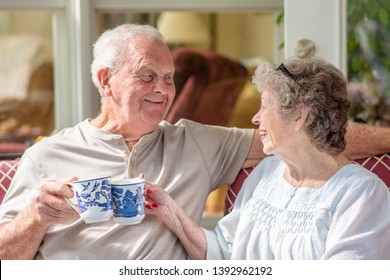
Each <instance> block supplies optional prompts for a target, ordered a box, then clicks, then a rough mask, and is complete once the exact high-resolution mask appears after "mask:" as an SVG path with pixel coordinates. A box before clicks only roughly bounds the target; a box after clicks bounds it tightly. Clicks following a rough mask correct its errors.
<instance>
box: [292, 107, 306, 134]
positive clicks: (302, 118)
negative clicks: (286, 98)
mask: <svg viewBox="0 0 390 280" xmlns="http://www.w3.org/2000/svg"><path fill="white" fill-rule="evenodd" d="M308 114H309V110H308V109H307V107H306V106H305V105H304V104H303V103H300V104H299V105H298V116H297V119H296V120H295V127H294V128H295V131H298V130H299V129H301V128H302V127H303V126H304V125H305V122H306V119H307V116H308Z"/></svg>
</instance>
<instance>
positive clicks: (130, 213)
mask: <svg viewBox="0 0 390 280" xmlns="http://www.w3.org/2000/svg"><path fill="white" fill-rule="evenodd" d="M111 191H112V200H113V204H114V215H115V216H116V217H126V218H130V217H135V216H137V215H144V214H145V208H144V207H143V205H144V196H143V193H142V187H138V188H137V191H136V193H135V194H134V193H133V192H132V191H130V190H125V191H124V189H122V188H117V187H114V186H113V187H112V188H111Z"/></svg>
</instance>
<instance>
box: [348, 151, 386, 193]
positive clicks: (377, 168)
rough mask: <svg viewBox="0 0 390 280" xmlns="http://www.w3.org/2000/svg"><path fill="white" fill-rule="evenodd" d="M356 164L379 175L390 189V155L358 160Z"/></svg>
mask: <svg viewBox="0 0 390 280" xmlns="http://www.w3.org/2000/svg"><path fill="white" fill-rule="evenodd" d="M354 162H356V163H358V164H360V165H361V166H363V167H365V168H367V169H368V170H370V171H371V172H373V173H375V174H376V175H378V177H379V178H381V179H382V180H383V182H385V184H386V185H387V186H388V187H389V189H390V153H388V154H382V155H376V156H372V157H368V158H363V159H358V160H355V161H354Z"/></svg>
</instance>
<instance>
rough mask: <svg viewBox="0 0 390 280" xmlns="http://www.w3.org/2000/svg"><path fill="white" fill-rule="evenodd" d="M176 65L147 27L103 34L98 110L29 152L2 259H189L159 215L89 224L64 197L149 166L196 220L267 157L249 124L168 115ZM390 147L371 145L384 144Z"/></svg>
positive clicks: (5, 222)
mask: <svg viewBox="0 0 390 280" xmlns="http://www.w3.org/2000/svg"><path fill="white" fill-rule="evenodd" d="M174 71H175V69H174V65H173V61H172V57H171V54H170V51H169V49H168V48H167V46H166V45H165V43H164V41H163V38H162V37H161V34H160V33H159V32H158V31H157V30H156V29H154V28H152V27H150V26H143V25H130V24H126V25H122V26H119V27H117V28H115V29H113V30H108V31H106V32H104V33H103V34H102V35H101V37H100V38H99V39H98V40H97V42H96V43H95V45H94V60H93V63H92V65H91V72H92V79H93V81H94V83H95V85H96V86H97V88H98V89H99V92H100V95H101V113H100V114H99V116H97V117H96V118H94V119H87V120H84V121H82V122H80V123H79V124H77V125H76V126H74V127H72V128H67V129H64V130H62V131H60V132H59V133H57V134H56V135H53V136H51V137H47V138H45V139H44V140H42V141H41V142H39V143H37V144H35V145H34V146H32V147H31V148H30V149H28V150H27V151H26V152H25V154H24V155H23V158H22V159H21V162H20V165H19V168H18V171H17V173H16V175H15V177H14V180H13V182H12V185H11V186H10V189H9V191H8V192H7V195H6V197H5V199H4V201H3V204H2V206H1V209H0V219H1V226H0V245H1V246H0V258H1V259H33V258H36V259H186V258H187V253H186V251H185V250H184V248H183V247H182V245H181V243H180V241H179V240H178V239H177V238H176V236H175V234H173V233H172V232H171V231H170V230H168V229H167V228H166V227H165V226H164V224H162V223H161V221H160V220H158V219H156V218H155V217H154V216H151V215H148V216H147V217H146V218H145V219H144V220H143V221H142V223H140V224H138V225H133V226H121V225H119V224H117V223H115V221H114V220H113V219H110V220H109V221H106V222H100V223H92V224H86V223H85V222H84V221H83V220H81V219H80V217H79V214H78V213H77V212H76V211H74V210H73V209H72V208H71V207H70V206H69V205H68V204H67V202H66V201H65V200H64V197H67V198H71V197H72V196H73V191H72V190H71V188H69V186H68V185H66V182H68V181H73V180H75V179H76V177H77V178H79V179H83V178H88V177H93V176H100V175H110V176H111V178H113V179H119V178H129V177H135V176H138V175H139V174H140V173H143V174H144V176H145V179H147V180H148V181H152V182H156V183H157V184H158V185H160V186H163V187H164V188H165V189H166V190H167V191H168V192H169V193H170V194H171V195H172V197H173V198H174V199H175V200H176V201H177V202H178V203H179V204H180V205H181V206H182V207H183V208H184V209H185V211H186V212H187V213H189V215H190V216H191V218H192V219H194V220H195V221H197V222H199V221H200V220H201V217H202V213H203V206H204V204H205V201H206V199H207V196H208V195H209V193H210V192H211V191H213V190H214V189H216V188H217V187H218V186H220V185H222V184H225V183H231V182H232V181H233V180H234V178H235V177H236V175H237V173H238V171H239V170H240V168H241V167H243V166H254V165H255V164H257V163H258V162H259V161H260V160H261V159H262V158H264V156H265V155H264V154H263V152H262V145H261V144H260V143H256V142H259V135H258V134H257V133H254V130H252V129H237V128H225V127H216V126H207V125H201V124H198V123H194V122H192V121H188V120H181V121H179V122H178V123H177V124H175V125H171V124H169V123H167V122H164V121H163V119H164V118H165V116H166V114H167V112H168V110H169V108H170V106H171V104H172V101H173V99H174V96H175V87H174V82H173V75H174ZM370 130H372V131H371V132H367V130H364V129H361V127H360V126H354V127H353V129H351V130H350V132H349V135H350V138H349V139H352V138H353V139H354V140H356V141H353V142H351V143H353V145H351V144H348V146H347V154H349V155H354V154H355V155H360V154H362V153H365V149H366V145H365V143H366V141H370V144H371V146H372V147H374V146H375V141H374V139H377V137H378V136H375V135H374V132H376V130H375V131H374V129H372V128H370ZM362 131H364V136H363V135H362V133H361V132H362ZM378 133H387V135H390V132H389V131H388V130H387V131H383V130H382V131H379V132H378ZM368 137H371V138H372V139H371V140H368ZM355 138H356V139H355ZM359 139H360V140H359ZM386 139H390V137H387V138H386ZM347 141H348V140H347ZM252 143H256V144H255V145H252ZM355 145H356V146H355ZM386 145H387V147H386ZM386 145H385V144H381V145H378V146H377V147H374V148H373V150H371V151H367V153H372V154H374V153H379V152H382V149H383V151H387V150H389V149H390V147H389V143H387V144H386ZM47 178H50V179H47Z"/></svg>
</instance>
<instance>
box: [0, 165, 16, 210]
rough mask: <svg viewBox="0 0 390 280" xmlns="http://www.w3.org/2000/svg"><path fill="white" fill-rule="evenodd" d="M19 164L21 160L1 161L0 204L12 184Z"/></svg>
mask: <svg viewBox="0 0 390 280" xmlns="http://www.w3.org/2000/svg"><path fill="white" fill-rule="evenodd" d="M18 164H19V161H17V160H2V161H0V204H1V202H2V201H3V198H4V196H5V193H6V192H7V190H8V188H9V186H10V184H11V180H12V177H13V176H14V175H15V172H16V168H17V167H18Z"/></svg>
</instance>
